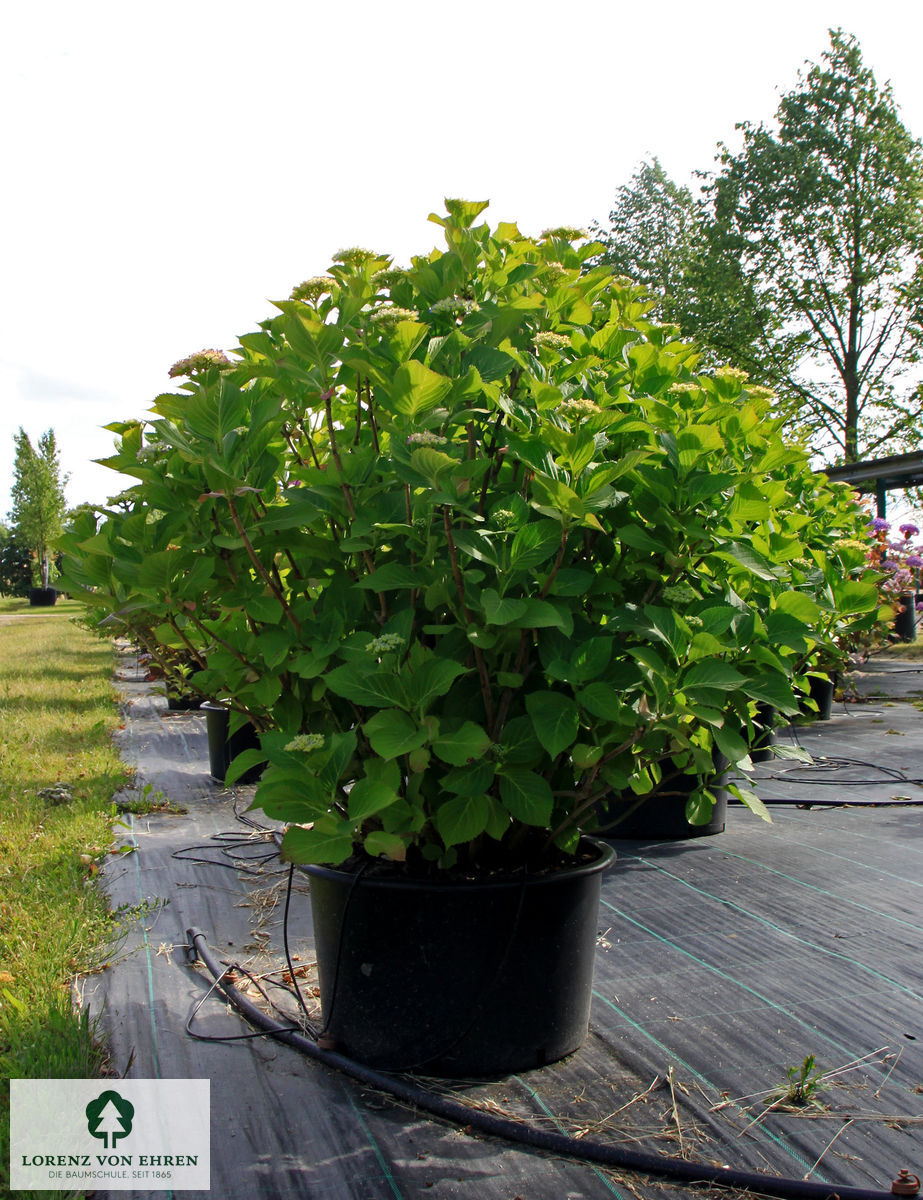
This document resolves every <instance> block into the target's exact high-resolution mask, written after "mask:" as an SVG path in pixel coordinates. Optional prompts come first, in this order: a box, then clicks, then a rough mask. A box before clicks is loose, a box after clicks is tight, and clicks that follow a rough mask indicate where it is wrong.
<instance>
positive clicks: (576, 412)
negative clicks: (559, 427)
mask: <svg viewBox="0 0 923 1200" xmlns="http://www.w3.org/2000/svg"><path fill="white" fill-rule="evenodd" d="M599 411H600V408H599V405H598V404H596V403H595V402H594V401H593V400H587V399H586V397H585V396H575V397H574V398H573V399H572V400H565V401H564V403H563V404H559V405H558V407H557V408H556V409H555V412H558V413H560V414H561V416H562V417H563V418H564V420H565V421H569V422H570V423H571V425H574V424H576V422H578V421H585V420H586V419H587V418H588V417H594V416H595V415H596V414H597V413H598V412H599Z"/></svg>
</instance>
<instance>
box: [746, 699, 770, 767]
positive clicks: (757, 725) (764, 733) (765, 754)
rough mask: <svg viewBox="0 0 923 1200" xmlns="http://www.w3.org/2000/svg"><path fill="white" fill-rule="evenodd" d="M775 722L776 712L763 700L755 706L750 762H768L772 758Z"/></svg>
mask: <svg viewBox="0 0 923 1200" xmlns="http://www.w3.org/2000/svg"><path fill="white" fill-rule="evenodd" d="M775 721H776V710H775V709H774V708H773V706H772V705H771V704H767V703H766V702H765V701H764V700H758V701H757V704H756V718H755V720H754V722H753V730H754V737H753V744H752V745H751V747H750V761H751V762H755V763H761V762H769V760H770V759H771V758H772V757H773V754H772V744H773V742H774V741H775V740H776V735H775V733H774V732H773V726H774V725H775Z"/></svg>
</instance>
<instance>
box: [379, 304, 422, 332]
mask: <svg viewBox="0 0 923 1200" xmlns="http://www.w3.org/2000/svg"><path fill="white" fill-rule="evenodd" d="M419 316H420V314H419V313H418V312H417V311H416V309H414V308H398V306H397V305H396V304H392V305H390V306H389V307H387V308H379V309H376V310H375V312H373V313H372V315H371V317H370V318H369V323H370V324H371V325H380V326H381V327H382V328H383V329H393V328H394V327H395V325H398V324H400V322H401V321H416V320H418V319H419Z"/></svg>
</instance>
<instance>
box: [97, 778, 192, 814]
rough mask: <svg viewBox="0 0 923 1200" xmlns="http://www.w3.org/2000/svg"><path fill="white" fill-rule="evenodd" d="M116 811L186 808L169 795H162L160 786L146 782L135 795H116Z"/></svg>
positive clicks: (176, 810)
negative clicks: (156, 786)
mask: <svg viewBox="0 0 923 1200" xmlns="http://www.w3.org/2000/svg"><path fill="white" fill-rule="evenodd" d="M115 807H116V811H117V812H120V813H135V814H144V813H152V812H159V813H184V812H186V811H187V810H186V809H185V808H183V807H182V805H180V804H176V803H174V801H172V800H171V799H170V797H169V796H166V795H164V793H163V792H162V791H161V790H160V788H155V787H154V785H153V784H152V783H146V784H145V785H144V787H142V788H140V789H139V792H138V794H137V795H131V794H129V795H124V796H120V797H116V800H115Z"/></svg>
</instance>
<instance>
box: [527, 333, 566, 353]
mask: <svg viewBox="0 0 923 1200" xmlns="http://www.w3.org/2000/svg"><path fill="white" fill-rule="evenodd" d="M532 341H533V342H534V343H535V345H536V346H553V347H554V349H555V350H569V349H570V348H571V342H570V338H569V337H568V336H567V335H566V334H563V333H553V332H552V330H550V329H543V330H541V332H540V333H537V334H535V336H534V337H533V338H532Z"/></svg>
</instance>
